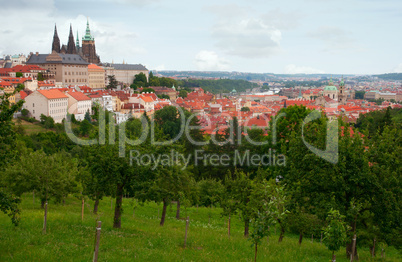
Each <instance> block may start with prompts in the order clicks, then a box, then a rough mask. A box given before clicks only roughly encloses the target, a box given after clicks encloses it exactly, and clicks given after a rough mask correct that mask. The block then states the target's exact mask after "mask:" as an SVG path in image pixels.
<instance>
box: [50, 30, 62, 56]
mask: <svg viewBox="0 0 402 262" xmlns="http://www.w3.org/2000/svg"><path fill="white" fill-rule="evenodd" d="M53 51H56V53H60V39H59V36H58V34H57V27H56V24H54V35H53V44H52V52H53Z"/></svg>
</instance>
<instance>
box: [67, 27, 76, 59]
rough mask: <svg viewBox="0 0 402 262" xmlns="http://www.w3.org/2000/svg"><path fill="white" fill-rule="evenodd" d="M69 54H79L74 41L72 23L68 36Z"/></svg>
mask: <svg viewBox="0 0 402 262" xmlns="http://www.w3.org/2000/svg"><path fill="white" fill-rule="evenodd" d="M67 54H77V50H76V49H75V43H74V35H73V28H72V26H71V24H70V35H69V36H68V44H67Z"/></svg>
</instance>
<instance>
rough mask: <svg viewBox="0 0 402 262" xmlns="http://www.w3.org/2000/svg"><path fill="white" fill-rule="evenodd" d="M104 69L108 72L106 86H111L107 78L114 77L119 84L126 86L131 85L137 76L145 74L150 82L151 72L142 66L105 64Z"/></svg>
mask: <svg viewBox="0 0 402 262" xmlns="http://www.w3.org/2000/svg"><path fill="white" fill-rule="evenodd" d="M103 68H104V69H105V70H106V77H105V84H106V85H108V84H109V80H108V77H107V76H110V75H114V76H115V78H116V81H117V82H121V83H123V84H124V85H127V86H129V85H131V84H132V83H133V81H134V78H135V75H138V74H139V73H144V74H145V76H146V77H147V80H149V70H148V69H147V68H146V67H145V66H143V65H141V64H104V66H103Z"/></svg>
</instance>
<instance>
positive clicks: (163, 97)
mask: <svg viewBox="0 0 402 262" xmlns="http://www.w3.org/2000/svg"><path fill="white" fill-rule="evenodd" d="M158 98H159V99H170V96H168V95H165V94H162V95H158Z"/></svg>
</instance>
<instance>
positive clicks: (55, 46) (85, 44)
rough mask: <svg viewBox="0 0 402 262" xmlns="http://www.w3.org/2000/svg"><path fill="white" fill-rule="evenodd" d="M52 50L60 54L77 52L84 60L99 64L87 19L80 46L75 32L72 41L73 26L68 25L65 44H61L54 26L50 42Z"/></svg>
mask: <svg viewBox="0 0 402 262" xmlns="http://www.w3.org/2000/svg"><path fill="white" fill-rule="evenodd" d="M52 52H56V53H58V54H59V53H61V54H71V55H75V54H78V55H80V56H82V57H83V58H84V59H85V61H87V62H88V63H91V64H99V63H100V58H99V56H98V55H97V54H96V48H95V39H94V37H93V36H92V35H91V30H90V28H89V21H87V29H86V34H85V36H84V37H83V38H82V46H80V41H79V39H78V32H77V41H74V35H73V28H72V25H70V34H69V36H68V43H67V45H61V43H60V39H59V36H58V34H57V27H56V25H55V26H54V35H53V43H52Z"/></svg>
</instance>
